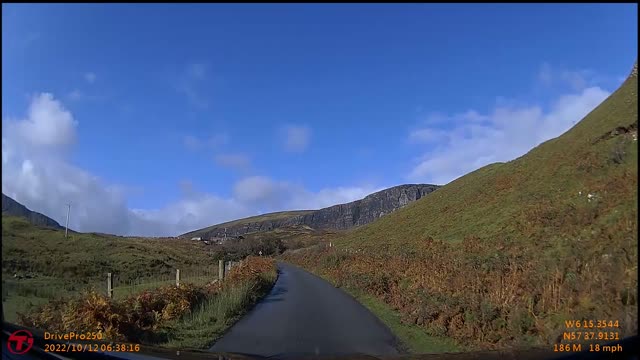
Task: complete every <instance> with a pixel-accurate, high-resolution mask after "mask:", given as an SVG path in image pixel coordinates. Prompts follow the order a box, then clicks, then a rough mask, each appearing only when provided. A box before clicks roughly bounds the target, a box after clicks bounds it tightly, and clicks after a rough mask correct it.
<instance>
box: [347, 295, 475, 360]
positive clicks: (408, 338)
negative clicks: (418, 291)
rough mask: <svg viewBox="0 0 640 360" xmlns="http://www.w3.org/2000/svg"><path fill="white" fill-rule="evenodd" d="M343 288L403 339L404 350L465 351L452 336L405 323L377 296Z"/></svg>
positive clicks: (421, 352)
mask: <svg viewBox="0 0 640 360" xmlns="http://www.w3.org/2000/svg"><path fill="white" fill-rule="evenodd" d="M342 290H344V291H346V292H347V293H348V294H349V295H351V296H353V298H355V299H356V300H358V302H360V303H361V304H362V305H364V307H366V308H367V309H369V311H371V312H372V313H373V314H374V315H375V316H377V317H378V319H380V320H381V321H382V322H383V323H384V324H385V325H387V327H388V328H389V329H390V330H391V331H392V332H393V333H394V334H395V335H396V337H398V339H399V340H400V341H401V343H402V345H403V346H404V349H403V350H405V351H407V352H409V353H411V354H429V353H447V352H460V351H464V349H463V348H462V347H461V346H460V345H458V344H457V343H456V342H455V341H454V340H452V339H450V338H446V337H436V336H431V335H429V334H428V333H427V332H426V331H425V329H423V328H421V327H419V326H416V325H409V324H405V323H403V322H402V316H401V314H400V313H399V312H397V311H395V310H393V309H392V308H391V307H390V306H389V305H387V304H385V303H384V302H382V301H380V300H378V299H376V298H375V297H373V296H371V295H368V294H365V293H364V292H362V291H359V290H356V289H352V288H342Z"/></svg>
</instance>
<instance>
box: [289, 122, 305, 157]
mask: <svg viewBox="0 0 640 360" xmlns="http://www.w3.org/2000/svg"><path fill="white" fill-rule="evenodd" d="M284 131H285V143H284V146H285V149H286V150H287V151H289V152H304V151H305V150H306V149H307V147H308V146H309V143H310V142H311V129H310V128H309V127H308V126H301V125H289V126H286V127H285V128H284Z"/></svg>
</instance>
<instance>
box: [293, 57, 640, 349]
mask: <svg viewBox="0 0 640 360" xmlns="http://www.w3.org/2000/svg"><path fill="white" fill-rule="evenodd" d="M514 121H517V119H514ZM637 129H638V79H637V64H636V65H635V66H634V70H633V71H632V73H631V75H630V76H629V77H628V79H627V80H626V81H625V82H624V84H622V85H621V87H620V88H619V89H617V90H616V91H615V92H614V93H613V94H612V95H611V96H610V97H609V98H607V99H606V100H605V101H604V102H603V103H602V104H601V105H599V106H598V107H597V108H596V109H594V110H593V111H592V112H591V113H590V114H588V115H587V116H586V117H585V118H584V119H582V121H580V122H579V123H578V124H576V125H575V126H574V127H573V128H572V129H570V130H569V131H567V132H566V133H564V134H563V135H561V136H559V137H557V138H555V139H552V140H549V141H547V142H545V143H543V144H540V145H539V146H537V147H536V148H534V149H533V150H531V151H530V152H528V153H527V154H526V155H524V156H522V157H520V158H518V159H515V160H513V161H510V162H508V163H499V164H492V165H489V166H486V167H483V168H481V169H479V170H477V171H474V172H472V173H470V174H467V175H465V176H463V177H461V178H459V179H457V180H455V181H453V182H451V183H450V184H447V185H446V186H444V187H442V188H440V189H439V190H438V191H437V192H434V193H432V194H429V195H427V196H425V197H424V198H423V199H420V200H419V201H416V202H414V203H412V204H409V205H408V206H406V207H405V208H403V209H400V210H398V211H396V212H394V213H392V214H390V215H388V216H385V217H382V218H381V219H379V220H377V221H375V222H373V223H371V224H368V225H366V226H362V227H360V228H356V229H353V230H350V231H347V232H343V233H342V234H339V235H338V238H337V239H335V240H334V243H335V244H336V246H335V247H333V248H325V249H314V250H308V251H303V252H298V253H295V254H291V253H289V254H285V256H284V257H285V259H286V260H288V261H291V262H293V263H296V264H298V265H301V266H304V267H306V268H307V269H309V270H311V271H314V272H316V273H317V274H319V275H321V276H324V277H326V278H327V279H329V280H331V281H332V282H334V284H336V285H337V286H341V287H343V288H346V289H354V290H355V291H356V292H364V293H366V294H368V295H370V296H373V297H375V298H377V299H378V300H381V301H383V302H385V303H387V304H388V305H390V306H392V307H393V308H395V309H396V310H398V311H399V312H400V313H401V314H402V318H403V321H404V322H406V323H408V324H411V325H414V324H415V325H417V326H420V327H421V328H424V329H425V331H426V332H428V333H429V334H430V335H433V336H446V337H449V338H453V339H455V340H457V341H459V342H461V343H464V344H466V345H467V346H469V347H482V348H485V347H487V348H503V347H505V346H513V345H515V346H524V347H528V346H531V345H545V346H552V345H551V344H559V343H564V344H568V343H574V342H571V341H567V340H564V339H563V333H564V332H565V331H567V325H566V322H565V321H568V320H576V319H583V320H591V319H593V320H594V321H595V319H606V320H611V321H612V323H613V324H616V325H615V327H614V328H612V329H611V330H612V331H614V332H615V333H616V334H618V335H616V336H620V337H621V338H622V337H626V336H630V335H633V334H637V331H638V327H637V324H638V323H637V320H638V307H637V300H638V299H637V295H636V294H637V291H638V248H637V246H638V222H637V216H638V165H637V161H638V143H637ZM607 336H609V335H607ZM595 340H596V341H597V342H598V343H600V344H601V343H603V342H606V340H612V338H607V337H601V338H598V339H595ZM577 342H578V343H583V349H586V348H588V347H589V343H591V344H593V340H591V341H585V339H582V340H579V341H577Z"/></svg>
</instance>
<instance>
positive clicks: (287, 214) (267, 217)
mask: <svg viewBox="0 0 640 360" xmlns="http://www.w3.org/2000/svg"><path fill="white" fill-rule="evenodd" d="M313 211H314V210H298V211H281V212H274V213H269V214H263V215H257V216H251V217H248V218H244V219H238V220H233V221H228V222H226V223H222V224H217V225H213V226H209V227H206V228H204V229H199V230H194V231H191V232H188V233H186V234H183V235H181V236H184V237H189V236H198V235H199V234H201V233H206V232H208V231H210V230H214V229H223V228H225V227H233V226H238V225H245V224H252V223H257V222H263V221H275V220H286V219H289V218H292V217H296V216H300V215H306V214H310V213H312V212H313Z"/></svg>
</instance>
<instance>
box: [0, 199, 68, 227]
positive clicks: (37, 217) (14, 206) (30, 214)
mask: <svg viewBox="0 0 640 360" xmlns="http://www.w3.org/2000/svg"><path fill="white" fill-rule="evenodd" d="M2 215H11V216H20V217H23V218H26V219H28V220H29V222H30V223H32V224H34V225H39V226H48V227H52V228H56V229H61V228H62V226H60V224H58V222H57V221H55V220H53V219H51V218H50V217H47V216H45V215H42V214H40V213H39V212H35V211H31V210H29V209H27V207H26V206H24V205H22V204H20V203H19V202H17V201H15V200H13V199H12V198H10V197H8V196H7V195H5V194H2Z"/></svg>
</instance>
